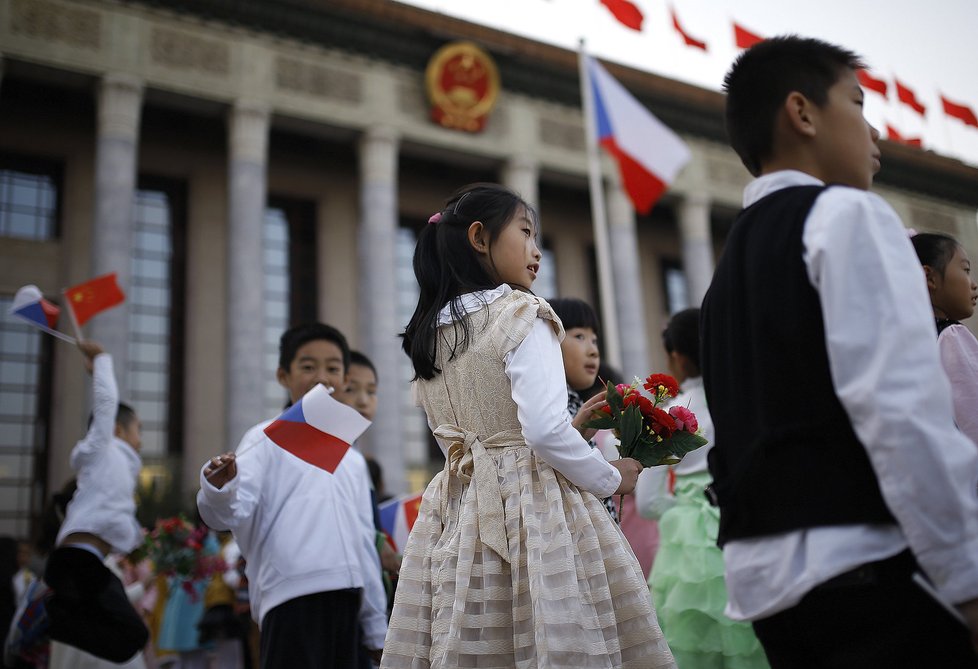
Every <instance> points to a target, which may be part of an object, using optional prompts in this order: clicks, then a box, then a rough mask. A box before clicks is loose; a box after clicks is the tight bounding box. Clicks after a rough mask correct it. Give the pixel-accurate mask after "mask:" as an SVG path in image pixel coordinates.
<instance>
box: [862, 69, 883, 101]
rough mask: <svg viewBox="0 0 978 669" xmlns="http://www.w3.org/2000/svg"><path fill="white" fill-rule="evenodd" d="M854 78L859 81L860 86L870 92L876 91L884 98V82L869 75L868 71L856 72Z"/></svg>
mask: <svg viewBox="0 0 978 669" xmlns="http://www.w3.org/2000/svg"><path fill="white" fill-rule="evenodd" d="M856 77H857V78H858V79H859V85H860V86H862V87H863V88H865V89H867V90H870V91H876V92H877V93H879V94H880V95H882V96H883V97H884V98H885V97H886V90H887V88H888V86H887V85H886V82H885V81H883V80H882V79H877V78H876V77H874V76H872V75H870V73H869V70H856Z"/></svg>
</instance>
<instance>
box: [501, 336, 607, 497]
mask: <svg viewBox="0 0 978 669" xmlns="http://www.w3.org/2000/svg"><path fill="white" fill-rule="evenodd" d="M506 376H508V377H509V380H510V382H511V384H512V387H513V401H514V402H516V406H517V410H518V415H519V420H520V425H521V426H522V430H523V438H524V439H525V440H526V444H527V445H528V446H529V447H530V448H532V449H533V451H534V452H535V453H536V454H537V455H539V456H540V457H541V458H543V460H544V461H546V462H547V463H548V464H549V465H550V466H551V467H553V468H554V469H556V470H557V471H559V472H560V473H561V474H563V475H564V476H566V477H567V478H568V479H569V480H570V481H571V482H572V483H574V485H577V486H579V487H581V488H584V489H585V490H589V491H591V492H593V493H594V494H595V495H597V496H598V497H608V496H610V495H612V494H614V492H615V490H617V489H618V486H619V485H621V474H620V473H619V472H618V470H617V469H616V468H615V467H613V466H611V465H610V464H608V462H607V461H606V460H605V459H604V456H602V455H601V451H599V450H598V449H596V448H591V446H590V445H589V444H588V443H587V442H586V441H584V438H583V437H582V436H581V433H580V432H578V431H577V430H575V429H574V427H573V426H572V425H571V423H570V418H569V417H568V415H567V381H566V379H565V376H564V360H563V358H562V357H561V355H560V342H558V341H557V335H556V333H555V332H554V330H553V327H552V326H551V324H550V322H549V321H546V320H544V319H542V318H537V319H536V320H535V321H534V323H533V327H532V328H530V333H529V334H528V335H527V336H526V339H524V340H523V341H522V342H521V343H520V344H519V345H518V346H517V347H516V348H515V349H513V350H512V351H510V352H509V353H508V354H507V355H506Z"/></svg>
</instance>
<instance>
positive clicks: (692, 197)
mask: <svg viewBox="0 0 978 669" xmlns="http://www.w3.org/2000/svg"><path fill="white" fill-rule="evenodd" d="M712 202H713V198H711V197H710V195H709V193H704V192H703V191H694V192H692V193H684V194H683V197H682V204H683V206H687V205H688V206H690V207H709V206H710V205H711V203H712Z"/></svg>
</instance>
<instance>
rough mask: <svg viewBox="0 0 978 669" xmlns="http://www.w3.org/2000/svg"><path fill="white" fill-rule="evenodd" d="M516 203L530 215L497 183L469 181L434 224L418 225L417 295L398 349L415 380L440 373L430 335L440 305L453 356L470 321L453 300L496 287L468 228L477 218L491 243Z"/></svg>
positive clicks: (434, 329) (462, 345)
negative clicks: (449, 325)
mask: <svg viewBox="0 0 978 669" xmlns="http://www.w3.org/2000/svg"><path fill="white" fill-rule="evenodd" d="M520 207H523V208H525V209H526V211H527V214H528V216H530V218H534V219H535V217H536V214H535V212H534V211H533V209H532V208H531V207H530V206H529V205H528V204H526V202H524V201H523V200H522V199H521V198H520V197H519V196H518V195H516V193H514V192H512V191H511V190H509V189H507V188H504V187H503V186H499V185H497V184H486V183H478V184H471V185H468V186H464V187H463V188H460V189H459V190H458V191H456V192H455V193H454V194H453V195H452V196H451V197H450V198H448V201H447V202H446V203H445V208H444V209H442V211H441V212H439V213H438V214H435V216H433V217H432V219H433V222H430V223H428V224H427V225H425V226H424V228H422V230H421V234H419V235H418V244H417V246H416V247H415V249H414V276H415V277H416V278H417V280H418V285H419V286H420V288H421V295H420V297H419V298H418V306H417V308H415V310H414V315H413V316H411V321H410V322H409V323H408V324H407V327H406V328H405V329H404V334H402V335H401V337H402V338H403V341H402V342H401V345H402V348H403V349H404V352H405V353H407V355H408V357H410V358H411V362H412V363H413V364H414V374H415V378H422V379H432V378H434V377H435V375H436V374H438V373H440V372H441V370H440V369H438V367H437V365H436V364H435V352H436V351H435V347H436V338H435V335H436V332H437V329H438V312H439V311H441V309H442V307H444V306H445V305H446V304H449V303H451V310H452V316H453V317H454V321H455V337H454V342H453V344H452V354H451V357H455V355H456V353H458V352H460V351H463V350H465V345H466V343H467V342H468V338H469V323H468V322H467V321H466V320H465V319H464V318H463V316H464V313H463V312H462V310H461V306H460V305H459V304H458V300H455V299H454V298H456V297H458V296H459V295H462V294H464V293H471V292H473V291H477V290H485V289H491V288H495V287H496V286H497V285H498V281H497V280H496V279H494V278H493V276H492V274H491V273H490V272H489V270H487V269H486V267H485V265H484V264H483V262H482V261H481V260H480V258H479V254H477V253H476V251H475V249H474V248H472V245H471V244H470V243H469V239H468V230H469V226H471V225H472V223H474V222H475V221H480V222H481V223H482V225H483V226H484V228H485V230H486V233H487V235H488V238H489V240H488V241H489V244H490V245H491V244H492V243H493V242H494V241H496V239H497V238H498V237H499V234H500V233H501V232H502V231H503V228H505V227H506V225H507V224H508V223H509V222H510V221H511V220H512V219H513V217H514V216H515V215H516V213H517V211H518V210H519V208H520ZM435 219H437V220H435ZM450 359H451V358H450Z"/></svg>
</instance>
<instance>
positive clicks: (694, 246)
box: [679, 194, 713, 307]
mask: <svg viewBox="0 0 978 669" xmlns="http://www.w3.org/2000/svg"><path fill="white" fill-rule="evenodd" d="M679 234H680V235H681V237H682V244H683V271H684V272H685V274H686V287H687V290H688V291H689V305H690V306H691V307H699V306H700V304H702V303H703V297H704V296H705V295H706V290H707V289H708V288H709V287H710V282H711V281H712V280H713V237H712V235H711V233H710V199H709V197H707V196H706V195H700V194H696V195H689V196H687V197H686V198H685V199H684V200H683V202H682V204H681V205H680V207H679Z"/></svg>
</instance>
